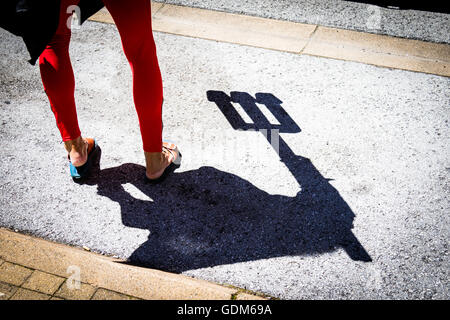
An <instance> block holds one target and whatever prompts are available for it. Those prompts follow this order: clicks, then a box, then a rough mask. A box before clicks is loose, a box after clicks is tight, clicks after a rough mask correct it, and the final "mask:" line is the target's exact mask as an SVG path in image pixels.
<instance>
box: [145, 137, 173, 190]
mask: <svg viewBox="0 0 450 320" xmlns="http://www.w3.org/2000/svg"><path fill="white" fill-rule="evenodd" d="M162 149H163V152H169V153H170V154H171V155H172V161H171V162H170V164H169V165H168V166H167V167H166V168H165V169H164V171H163V173H162V174H161V175H160V176H159V177H158V178H155V179H150V178H149V177H147V176H145V181H146V182H148V183H151V184H157V183H160V182H162V181H164V179H166V178H167V176H168V174H169V173H170V172H173V171H174V170H175V169H177V168H179V167H180V165H181V153H180V151H179V150H178V147H177V146H176V145H175V144H174V143H172V142H163V146H162Z"/></svg>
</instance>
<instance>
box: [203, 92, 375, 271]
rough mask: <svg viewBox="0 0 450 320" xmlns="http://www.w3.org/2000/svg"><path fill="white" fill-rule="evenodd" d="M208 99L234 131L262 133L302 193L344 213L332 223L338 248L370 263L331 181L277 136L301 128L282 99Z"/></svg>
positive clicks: (238, 95) (241, 95)
mask: <svg viewBox="0 0 450 320" xmlns="http://www.w3.org/2000/svg"><path fill="white" fill-rule="evenodd" d="M207 98H208V100H209V101H211V102H215V103H216V105H217V106H218V108H219V109H220V111H221V112H222V113H223V115H224V116H225V118H226V119H227V120H228V122H229V123H230V125H231V126H232V127H233V129H235V130H251V131H259V132H261V133H262V134H263V135H264V137H265V138H266V139H267V141H268V142H269V143H270V145H271V146H272V148H273V149H274V150H275V152H276V153H277V154H278V156H279V157H280V160H281V161H282V162H283V163H284V164H285V165H286V167H287V168H288V169H289V171H290V172H291V173H292V175H293V176H294V178H295V179H296V180H297V182H298V183H299V185H300V186H301V187H302V192H303V191H305V192H304V193H305V194H307V193H309V194H311V193H314V192H319V193H322V194H324V195H323V198H322V199H323V202H324V203H325V204H324V205H325V206H326V205H327V204H328V205H329V207H331V208H328V209H327V210H333V208H332V207H336V210H339V209H337V208H340V210H341V211H343V212H345V214H342V215H343V216H345V218H342V219H341V221H339V218H336V219H335V221H334V223H336V225H337V226H338V225H339V226H341V228H339V229H340V230H345V232H344V234H343V235H342V237H341V239H340V245H341V246H342V247H343V248H344V250H345V251H346V252H347V254H348V255H349V256H350V257H351V258H352V259H353V260H359V261H365V262H370V261H372V259H371V257H370V256H369V254H368V253H367V252H366V250H365V249H364V248H363V246H362V245H361V244H360V242H359V241H358V239H357V238H356V237H355V235H354V234H353V232H352V231H351V229H352V227H353V218H354V213H353V212H352V210H351V209H350V207H349V206H348V205H347V203H346V202H345V200H344V199H342V197H341V196H340V195H339V192H338V191H337V190H336V189H335V188H334V187H333V186H332V185H331V184H329V181H330V180H332V179H326V178H324V177H323V176H322V175H321V173H320V172H319V171H318V170H317V169H316V168H315V166H314V165H313V164H312V163H311V161H310V160H309V159H308V158H305V157H302V156H297V155H295V154H294V152H293V151H292V150H291V148H289V146H288V145H287V143H286V142H285V141H284V140H283V139H282V138H281V137H280V135H279V133H298V132H301V129H300V127H299V126H298V125H297V124H296V123H295V121H294V120H293V119H292V118H291V117H290V116H289V115H288V114H287V112H286V111H285V110H284V109H283V107H282V106H281V104H282V103H283V102H282V101H281V100H279V99H278V98H277V97H275V96H274V95H273V94H271V93H256V94H255V98H253V97H252V96H251V95H250V94H248V93H247V92H237V91H232V92H231V93H230V95H229V96H228V95H227V94H226V93H224V92H223V91H213V90H210V91H208V92H207ZM232 102H234V103H239V104H240V105H241V107H242V108H243V110H244V111H245V112H246V114H247V115H248V116H249V117H250V119H251V120H252V123H247V122H245V121H244V119H243V118H242V117H241V116H240V115H239V113H238V112H237V110H236V109H235V108H234V106H233V104H232ZM257 103H258V104H263V105H265V106H266V107H267V109H268V110H269V111H270V112H271V114H272V115H273V116H274V117H275V119H276V120H277V121H278V123H279V124H272V123H270V122H269V120H268V119H267V118H266V116H265V115H264V113H263V112H262V111H261V110H260V108H259V107H258V106H257ZM311 190H312V191H311ZM313 196H314V195H313Z"/></svg>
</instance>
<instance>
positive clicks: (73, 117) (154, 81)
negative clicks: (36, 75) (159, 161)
mask: <svg viewBox="0 0 450 320" xmlns="http://www.w3.org/2000/svg"><path fill="white" fill-rule="evenodd" d="M78 2H79V0H61V11H60V19H59V25H58V29H57V31H56V33H55V35H54V36H53V38H52V40H51V41H50V43H49V44H48V45H47V47H46V48H45V50H44V52H43V53H42V54H41V56H40V57H39V67H40V70H41V77H42V82H43V84H44V90H45V92H46V93H47V96H48V98H49V100H50V105H51V108H52V111H53V113H54V114H55V118H56V124H57V126H58V129H59V131H60V132H61V136H62V139H63V141H68V140H73V139H76V138H78V137H79V136H80V135H81V132H80V129H79V127H78V119H77V111H76V107H75V98H74V92H75V78H74V75H73V69H72V65H71V62H70V56H69V43H70V35H71V32H70V29H69V28H68V27H67V21H68V19H69V18H70V16H71V13H67V11H69V12H72V11H71V10H68V7H69V6H71V5H76V4H77V3H78ZM103 2H104V4H105V6H106V7H107V9H108V11H109V12H110V13H111V15H112V17H113V19H114V22H115V23H116V26H117V29H118V30H119V34H120V37H121V40H122V47H123V51H124V53H125V56H126V57H127V59H128V61H129V63H130V66H131V70H132V74H133V97H134V104H135V107H136V111H137V114H138V118H139V125H140V129H141V136H142V142H143V148H144V151H146V152H161V149H162V116H161V111H162V110H161V109H162V100H163V87H162V79H161V72H160V70H159V65H158V58H157V56H156V47H155V42H154V40H153V33H152V25H151V7H150V0H133V1H124V0H103Z"/></svg>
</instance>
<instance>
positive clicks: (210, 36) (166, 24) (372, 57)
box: [90, 2, 450, 77]
mask: <svg viewBox="0 0 450 320" xmlns="http://www.w3.org/2000/svg"><path fill="white" fill-rule="evenodd" d="M90 20H92V21H97V22H103V23H114V21H113V19H112V17H111V16H110V14H109V13H108V11H107V10H106V9H105V8H103V9H102V10H101V11H99V12H98V13H97V14H96V15H94V16H92V17H91V18H90ZM152 25H153V30H154V31H157V32H163V33H170V34H175V35H180V36H187V37H193V38H201V39H207V40H213V41H221V42H228V43H234V44H239V45H246V46H252V47H258V48H264V49H270V50H277V51H283V52H290V53H294V54H299V55H303V54H305V55H310V56H317V57H325V58H331V59H338V60H345V61H354V62H360V63H365V64H370V65H375V66H378V67H386V68H392V69H400V70H407V71H415V72H422V73H429V74H435V75H440V76H445V77H449V76H450V45H447V44H439V43H431V42H425V41H420V40H411V39H404V38H397V37H392V36H386V35H377V34H372V33H365V32H359V31H350V30H345V29H338V28H330V27H323V26H319V25H311V24H303V23H297V22H289V21H282V20H275V19H267V18H260V17H253V16H246V15H239V14H233V13H226V12H220V11H213V10H206V9H198V8H191V7H185V6H177V5H171V4H164V3H156V2H152Z"/></svg>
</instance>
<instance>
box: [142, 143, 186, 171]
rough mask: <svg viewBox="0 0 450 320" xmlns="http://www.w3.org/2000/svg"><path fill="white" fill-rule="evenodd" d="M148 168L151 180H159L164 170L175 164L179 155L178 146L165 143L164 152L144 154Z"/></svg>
mask: <svg viewBox="0 0 450 320" xmlns="http://www.w3.org/2000/svg"><path fill="white" fill-rule="evenodd" d="M144 154H145V162H146V166H147V170H146V173H145V174H146V176H147V178H149V179H150V180H155V179H158V178H159V177H161V176H162V174H163V173H164V170H165V169H166V168H167V167H168V166H169V165H170V164H171V163H172V162H174V161H175V160H176V159H177V157H178V156H179V155H178V151H177V150H176V146H175V145H173V144H168V143H164V144H163V148H162V152H144Z"/></svg>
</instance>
